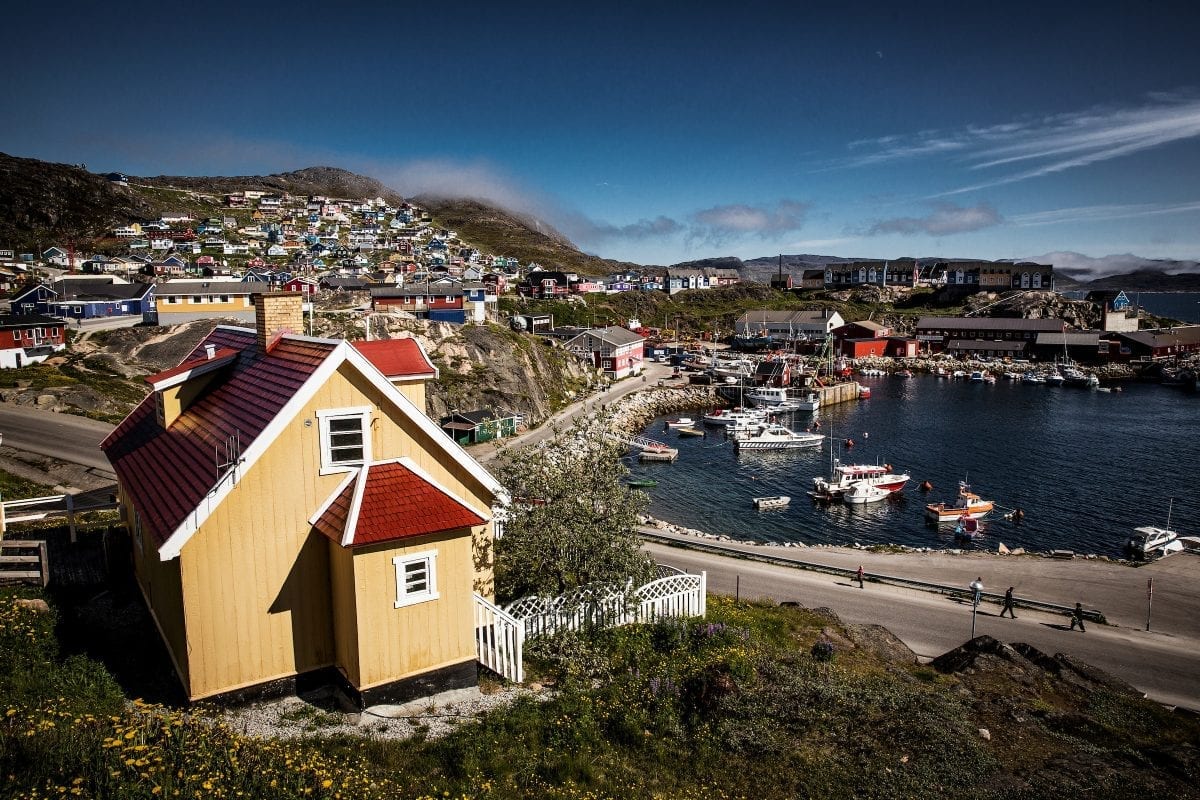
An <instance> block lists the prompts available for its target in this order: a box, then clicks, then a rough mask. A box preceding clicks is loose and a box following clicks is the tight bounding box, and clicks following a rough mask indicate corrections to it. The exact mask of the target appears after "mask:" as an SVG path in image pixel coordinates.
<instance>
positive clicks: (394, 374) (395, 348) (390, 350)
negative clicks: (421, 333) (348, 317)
mask: <svg viewBox="0 0 1200 800" xmlns="http://www.w3.org/2000/svg"><path fill="white" fill-rule="evenodd" d="M350 344H352V345H354V348H355V349H356V350H358V352H360V353H362V354H363V355H364V356H366V357H367V360H368V361H370V362H371V363H372V364H374V365H375V368H376V369H378V370H379V371H380V372H382V373H383V374H384V375H386V376H387V377H389V378H401V377H406V376H417V375H432V374H433V373H434V368H433V364H431V363H430V362H429V359H428V358H426V357H425V353H424V352H422V350H421V346H420V345H419V344H417V340H416V339H376V340H374V341H370V342H367V341H361V340H360V341H357V342H351V343H350Z"/></svg>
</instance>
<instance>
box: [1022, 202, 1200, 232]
mask: <svg viewBox="0 0 1200 800" xmlns="http://www.w3.org/2000/svg"><path fill="white" fill-rule="evenodd" d="M1197 211H1200V200H1193V201H1189V202H1185V203H1129V204H1117V205H1096V206H1076V207H1074V208H1055V209H1050V210H1048V211H1034V212H1031V213H1028V214H1013V215H1012V216H1010V217H1009V218H1008V222H1010V223H1011V224H1013V225H1017V226H1020V227H1031V226H1036V225H1059V224H1065V223H1073V222H1102V221H1106V220H1114V219H1135V218H1138V217H1157V216H1162V215H1165V214H1186V213H1189V212H1197Z"/></svg>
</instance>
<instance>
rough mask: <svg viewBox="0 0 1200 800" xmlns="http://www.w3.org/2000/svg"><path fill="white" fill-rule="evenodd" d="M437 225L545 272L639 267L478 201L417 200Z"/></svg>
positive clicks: (594, 271) (603, 271)
mask: <svg viewBox="0 0 1200 800" xmlns="http://www.w3.org/2000/svg"><path fill="white" fill-rule="evenodd" d="M417 202H419V203H420V204H421V205H422V206H424V207H425V208H427V209H428V210H429V213H430V215H431V216H432V218H433V220H434V222H435V223H437V224H438V225H439V226H440V227H443V228H448V229H450V230H452V231H455V232H456V233H457V234H458V236H459V238H461V239H462V240H463V241H465V242H467V243H469V244H471V245H472V246H474V247H477V248H479V249H480V250H482V251H483V252H487V253H493V254H495V255H498V256H510V257H513V258H518V259H520V261H521V263H522V264H525V263H527V262H530V261H535V262H537V263H538V264H541V265H542V267H544V268H545V269H550V270H565V271H568V272H578V273H580V274H581V275H594V276H599V275H606V274H608V273H610V272H614V271H616V270H622V269H635V268H638V265H636V264H630V263H629V262H626V261H614V260H612V259H607V258H598V257H596V256H591V255H587V254H586V253H582V252H580V251H579V250H578V249H577V248H576V247H575V245H573V244H571V242H570V241H569V240H568V239H567V238H566V237H564V236H563V235H562V234H560V233H559V232H558V231H556V230H554V229H553V228H551V227H549V226H548V225H545V224H544V223H538V222H536V221H534V220H531V219H523V218H521V217H519V216H517V215H515V214H512V213H509V212H507V211H503V210H501V209H498V208H494V207H491V206H488V205H485V204H483V203H480V202H478V201H475V200H438V199H428V198H418V200H417Z"/></svg>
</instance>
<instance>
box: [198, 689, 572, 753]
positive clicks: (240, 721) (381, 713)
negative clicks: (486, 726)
mask: <svg viewBox="0 0 1200 800" xmlns="http://www.w3.org/2000/svg"><path fill="white" fill-rule="evenodd" d="M551 696H552V693H551V692H549V691H546V690H544V689H543V688H542V687H541V686H539V685H538V684H531V685H529V686H511V685H510V686H503V687H498V688H492V687H488V688H487V690H486V691H485V690H483V689H480V688H479V687H477V686H473V687H470V688H467V689H455V690H453V691H448V692H441V693H440V694H436V695H432V696H430V697H424V698H421V699H419V700H413V701H411V702H408V703H404V704H402V705H379V706H371V707H369V708H367V709H365V710H363V711H362V712H358V711H354V712H347V711H343V710H340V709H338V708H337V707H336V702H335V700H334V698H333V697H332V696H331V695H327V694H326V695H314V696H307V697H304V698H301V697H296V696H291V697H284V698H280V699H278V700H272V701H268V702H262V703H255V704H253V705H250V706H245V707H242V708H237V709H229V710H227V711H225V712H223V713H222V714H221V719H222V720H223V721H224V722H225V724H226V725H228V726H229V727H230V728H231V729H232V730H234V731H237V732H238V733H241V734H244V735H246V736H253V737H256V738H260V739H296V738H301V737H308V736H363V737H369V738H375V739H408V738H411V737H413V736H423V737H424V738H428V739H437V738H439V737H442V736H445V735H446V734H448V733H450V732H452V731H454V730H455V729H457V728H459V727H461V726H462V725H469V724H471V723H474V722H476V721H478V720H479V719H480V718H482V717H483V716H484V715H485V714H487V713H488V712H490V711H494V710H496V709H499V708H505V707H507V706H509V705H511V704H512V703H513V702H515V701H516V700H517V699H518V698H521V697H535V698H538V699H539V700H547V699H549V698H550V697H551Z"/></svg>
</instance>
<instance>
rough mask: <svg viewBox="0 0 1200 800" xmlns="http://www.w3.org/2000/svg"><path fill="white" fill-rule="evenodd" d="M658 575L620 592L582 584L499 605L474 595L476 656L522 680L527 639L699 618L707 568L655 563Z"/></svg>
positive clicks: (497, 669) (701, 615) (703, 607)
mask: <svg viewBox="0 0 1200 800" xmlns="http://www.w3.org/2000/svg"><path fill="white" fill-rule="evenodd" d="M658 573H659V575H660V576H662V577H659V578H658V579H656V580H653V581H651V582H650V583H647V584H645V585H644V586H639V587H638V588H636V589H632V588H631V587H629V586H627V587H626V588H625V590H624V591H621V590H619V589H614V588H613V587H611V586H584V587H581V588H579V589H576V590H574V591H571V592H568V593H567V594H564V595H560V596H558V597H554V598H545V597H523V598H521V599H520V600H515V601H513V602H512V603H509V604H508V605H507V606H505V607H504V608H498V607H497V606H495V605H493V604H492V603H489V602H488V601H487V600H485V599H484V598H482V597H480V596H479V595H475V641H476V644H477V645H478V650H479V661H480V663H482V664H483V665H484V666H486V667H488V668H489V669H491V670H493V671H494V672H497V673H499V674H500V675H503V676H504V677H505V678H508V679H509V680H512V681H517V682H520V681H521V680H523V679H524V668H523V665H522V662H521V654H522V650H523V647H524V643H525V640H526V639H532V638H534V637H535V636H549V635H550V634H554V633H558V632H560V631H568V630H579V629H580V628H583V627H585V626H600V627H606V628H610V627H616V626H618V625H628V624H630V623H633V622H653V621H655V620H658V619H668V618H674V617H679V618H682V617H703V616H704V615H705V613H706V610H707V604H706V594H707V589H708V573H706V572H701V573H700V574H699V575H692V574H689V573H686V572H682V571H680V570H677V569H675V568H674V567H666V566H659V567H658Z"/></svg>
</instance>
